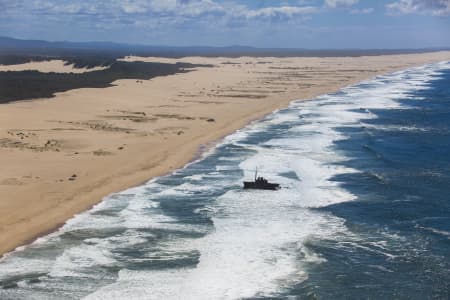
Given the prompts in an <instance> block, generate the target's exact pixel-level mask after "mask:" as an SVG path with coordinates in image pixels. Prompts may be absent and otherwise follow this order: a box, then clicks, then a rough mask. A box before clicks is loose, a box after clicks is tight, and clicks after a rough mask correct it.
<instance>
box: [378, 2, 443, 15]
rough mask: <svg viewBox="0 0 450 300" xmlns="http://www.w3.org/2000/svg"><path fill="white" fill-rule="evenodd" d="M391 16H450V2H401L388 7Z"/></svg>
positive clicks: (390, 4)
mask: <svg viewBox="0 0 450 300" xmlns="http://www.w3.org/2000/svg"><path fill="white" fill-rule="evenodd" d="M386 9H387V11H388V13H389V14H394V15H395V14H397V15H398V14H429V15H433V16H448V15H450V0H399V1H396V2H392V3H389V4H387V5H386Z"/></svg>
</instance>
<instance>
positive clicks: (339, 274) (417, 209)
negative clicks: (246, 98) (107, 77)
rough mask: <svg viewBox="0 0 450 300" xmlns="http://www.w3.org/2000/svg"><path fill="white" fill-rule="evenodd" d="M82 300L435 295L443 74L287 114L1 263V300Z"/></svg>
mask: <svg viewBox="0 0 450 300" xmlns="http://www.w3.org/2000/svg"><path fill="white" fill-rule="evenodd" d="M255 167H258V170H259V171H260V173H262V175H263V176H265V177H268V178H269V179H270V180H272V181H275V182H279V183H280V184H281V185H282V187H283V188H282V189H281V190H279V191H276V192H272V191H244V190H242V188H241V186H242V181H243V180H244V179H250V178H251V177H252V176H253V170H254V169H255ZM81 298H85V299H129V300H131V299H449V298H450V63H439V64H433V65H427V66H424V67H419V68H414V69H410V70H406V71H401V72H396V73H393V74H388V75H385V76H379V77H377V78H375V79H373V80H369V81H365V82H362V83H360V84H358V85H355V86H351V87H348V88H345V89H343V90H341V91H340V92H338V93H335V94H329V95H324V96H321V97H318V98H317V99H313V100H311V101H303V102H294V103H292V105H291V106H290V107H289V108H287V109H284V110H281V111H278V112H275V113H273V114H271V115H270V116H268V117H267V118H265V119H263V120H261V121H259V122H256V123H254V124H252V125H250V126H248V127H246V128H244V129H242V130H240V131H238V132H236V133H235V134H232V135H230V136H229V137H227V138H225V140H224V141H223V142H222V143H221V144H220V145H218V146H217V147H216V148H215V149H213V150H211V151H210V152H209V153H206V154H205V156H204V157H203V158H202V159H200V160H198V161H196V162H194V163H192V164H190V165H188V166H186V167H185V168H183V169H181V170H178V171H176V172H174V173H173V174H171V175H168V176H165V177H161V178H157V179H154V180H152V181H150V182H148V183H146V184H144V185H143V186H140V187H136V188H132V189H129V190H126V191H124V192H121V193H118V194H114V195H111V196H110V197H108V198H106V199H105V200H104V201H103V202H102V203H100V204H99V205H97V206H96V207H94V208H93V209H92V210H90V211H88V212H86V213H83V214H81V215H78V216H76V217H74V218H73V219H72V220H70V221H68V222H67V224H66V225H65V226H64V227H63V228H61V229H60V230H59V231H58V232H56V233H53V234H51V235H49V236H46V237H43V238H41V239H39V240H38V241H36V242H35V243H33V244H32V245H29V246H27V247H24V248H23V249H19V250H17V251H15V252H13V253H11V254H9V255H8V256H6V257H5V258H3V259H2V260H0V299H2V300H3V299H81Z"/></svg>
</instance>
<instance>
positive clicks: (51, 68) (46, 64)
mask: <svg viewBox="0 0 450 300" xmlns="http://www.w3.org/2000/svg"><path fill="white" fill-rule="evenodd" d="M65 63H66V62H65V61H63V60H60V59H54V60H49V61H32V62H29V63H24V64H18V65H0V72H1V71H39V72H42V73H51V72H55V73H77V74H80V73H84V72H92V71H99V70H104V69H106V68H108V67H93V68H75V67H74V65H73V64H68V65H66V64H65Z"/></svg>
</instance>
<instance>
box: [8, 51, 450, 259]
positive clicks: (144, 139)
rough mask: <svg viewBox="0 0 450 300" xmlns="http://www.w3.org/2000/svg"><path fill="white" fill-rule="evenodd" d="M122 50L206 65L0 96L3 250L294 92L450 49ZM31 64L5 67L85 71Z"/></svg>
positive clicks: (445, 56)
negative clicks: (290, 53)
mask: <svg viewBox="0 0 450 300" xmlns="http://www.w3.org/2000/svg"><path fill="white" fill-rule="evenodd" d="M124 60H127V61H145V62H166V63H175V62H177V61H180V62H186V63H193V64H210V65H212V67H206V66H205V67H197V68H195V69H194V70H192V71H191V72H188V73H179V74H176V75H170V76H166V77H157V78H154V79H151V80H118V81H116V82H115V83H114V84H115V86H113V87H108V88H86V89H76V90H71V91H68V92H64V93H60V94H57V96H56V97H54V98H51V99H36V100H32V101H21V102H14V103H9V104H2V105H0V165H1V166H2V168H1V169H0V255H2V254H4V253H6V252H8V251H11V250H13V249H14V248H16V247H18V246H20V245H24V244H26V243H29V242H31V241H32V240H34V239H35V238H36V237H38V236H40V235H43V234H45V233H48V232H51V231H53V230H55V229H56V228H58V227H59V226H61V225H62V224H64V222H65V221H66V220H67V219H69V218H71V217H72V216H73V215H74V214H76V213H79V212H82V211H84V210H86V209H89V208H90V207H92V205H94V204H96V203H98V202H100V201H101V200H102V198H103V197H105V196H107V195H108V194H110V193H113V192H117V191H120V190H123V189H126V188H128V187H131V186H134V185H138V184H140V183H142V182H144V181H146V180H149V179H151V178H152V177H155V176H160V175H163V174H167V173H168V172H170V171H172V170H175V169H177V168H180V167H182V166H183V165H185V164H186V163H188V162H189V161H190V160H192V159H193V158H194V157H195V156H196V155H197V154H198V152H199V151H200V150H201V149H202V147H207V146H211V145H213V144H214V142H215V141H218V140H219V139H220V138H222V137H224V136H225V135H227V134H229V133H231V132H233V131H235V130H237V129H239V128H241V127H243V126H245V125H246V124H248V123H249V122H250V121H252V120H255V119H258V118H261V117H262V116H264V115H266V114H268V113H270V112H272V111H273V110H276V109H279V108H282V107H286V106H287V105H288V104H289V103H290V102H291V101H293V100H297V99H311V98H313V97H315V96H318V95H320V94H324V93H330V92H334V91H337V90H338V89H339V88H341V87H343V86H347V85H351V84H354V83H356V82H359V81H361V80H364V79H369V78H372V77H374V76H376V75H379V74H383V73H387V72H392V71H396V70H401V69H405V68H409V67H413V66H419V65H423V64H427V63H432V62H438V61H444V60H450V52H434V53H423V54H408V55H385V56H367V57H333V58H326V57H322V58H314V57H309V58H292V57H289V58H273V57H260V58H254V57H241V58H204V57H186V58H181V59H166V58H153V57H147V58H143V57H126V58H124ZM32 64H33V66H29V64H23V65H15V66H0V71H6V70H11V71H13V70H26V69H30V68H32V69H37V70H40V71H42V72H51V71H55V72H84V71H86V70H85V69H82V70H75V71H74V70H73V67H72V66H64V64H63V63H62V62H55V61H50V62H39V63H32ZM25 65H27V66H25Z"/></svg>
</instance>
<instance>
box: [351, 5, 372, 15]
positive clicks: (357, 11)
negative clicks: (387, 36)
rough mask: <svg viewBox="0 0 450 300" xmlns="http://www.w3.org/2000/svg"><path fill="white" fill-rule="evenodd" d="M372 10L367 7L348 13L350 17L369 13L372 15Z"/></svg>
mask: <svg viewBox="0 0 450 300" xmlns="http://www.w3.org/2000/svg"><path fill="white" fill-rule="evenodd" d="M373 11H374V9H373V8H372V7H368V8H361V9H357V8H355V9H352V10H351V11H350V13H351V14H352V15H369V14H371V13H373Z"/></svg>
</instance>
